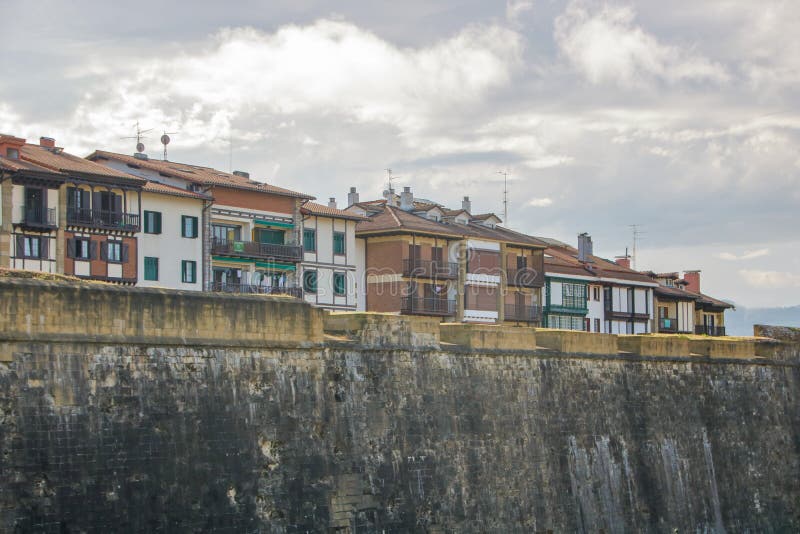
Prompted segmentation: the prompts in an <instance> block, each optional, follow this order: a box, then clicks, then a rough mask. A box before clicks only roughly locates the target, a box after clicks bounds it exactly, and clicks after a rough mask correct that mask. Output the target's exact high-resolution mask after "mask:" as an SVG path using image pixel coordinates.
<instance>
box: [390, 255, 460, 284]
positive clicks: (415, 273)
mask: <svg viewBox="0 0 800 534" xmlns="http://www.w3.org/2000/svg"><path fill="white" fill-rule="evenodd" d="M403 276H411V277H416V278H439V279H447V280H452V279H456V278H458V264H457V263H452V262H449V261H439V260H416V259H406V260H403Z"/></svg>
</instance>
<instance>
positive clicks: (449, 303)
mask: <svg viewBox="0 0 800 534" xmlns="http://www.w3.org/2000/svg"><path fill="white" fill-rule="evenodd" d="M400 313H402V314H405V315H438V316H441V317H447V316H450V315H455V313H456V301H455V300H447V299H441V298H421V297H403V303H402V305H401V308H400Z"/></svg>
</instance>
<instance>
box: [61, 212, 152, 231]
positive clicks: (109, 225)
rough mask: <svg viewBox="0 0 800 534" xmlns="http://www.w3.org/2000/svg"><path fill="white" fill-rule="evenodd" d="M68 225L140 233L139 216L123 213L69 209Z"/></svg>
mask: <svg viewBox="0 0 800 534" xmlns="http://www.w3.org/2000/svg"><path fill="white" fill-rule="evenodd" d="M67 224H74V225H78V226H87V227H89V228H102V229H106V230H124V231H127V232H138V231H139V215H138V214H136V213H124V212H121V211H107V210H93V209H88V208H68V209H67Z"/></svg>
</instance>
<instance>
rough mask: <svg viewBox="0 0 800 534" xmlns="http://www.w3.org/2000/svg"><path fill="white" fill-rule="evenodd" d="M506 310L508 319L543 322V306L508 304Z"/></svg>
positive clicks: (521, 321) (522, 321)
mask: <svg viewBox="0 0 800 534" xmlns="http://www.w3.org/2000/svg"><path fill="white" fill-rule="evenodd" d="M505 312H506V313H505V320H506V321H517V322H520V323H540V322H542V307H541V306H519V305H517V304H506V305H505Z"/></svg>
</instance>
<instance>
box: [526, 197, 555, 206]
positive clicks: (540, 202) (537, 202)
mask: <svg viewBox="0 0 800 534" xmlns="http://www.w3.org/2000/svg"><path fill="white" fill-rule="evenodd" d="M552 205H553V199H552V198H548V197H543V198H532V199H530V200H529V201H528V206H533V207H534V208H546V207H548V206H552Z"/></svg>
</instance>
